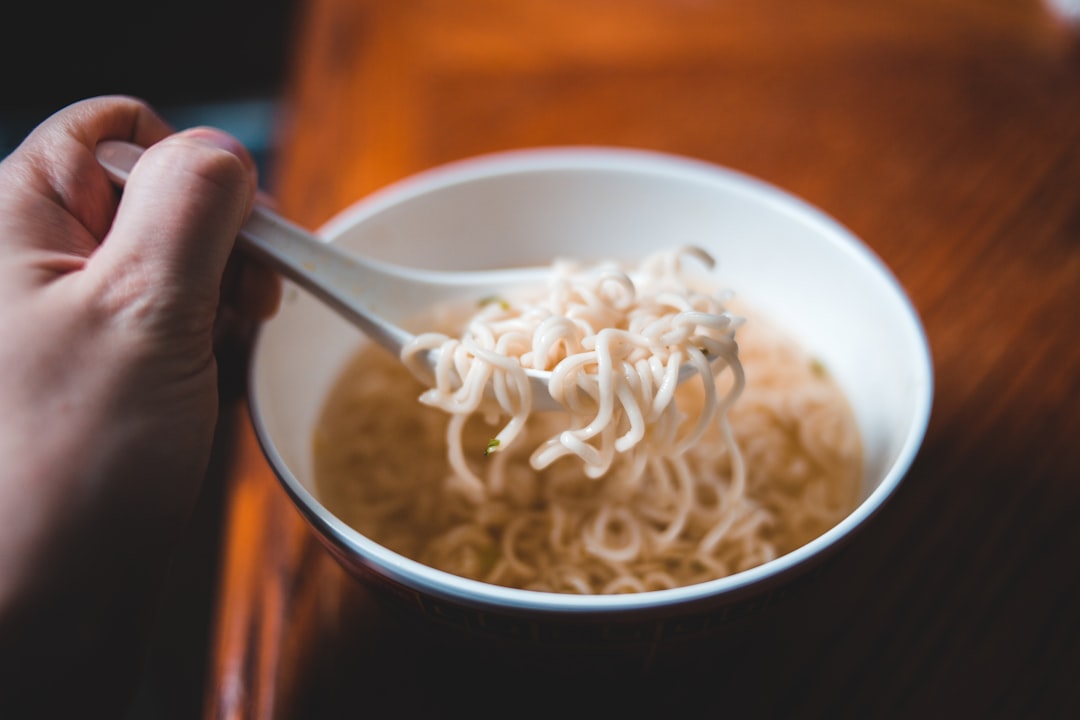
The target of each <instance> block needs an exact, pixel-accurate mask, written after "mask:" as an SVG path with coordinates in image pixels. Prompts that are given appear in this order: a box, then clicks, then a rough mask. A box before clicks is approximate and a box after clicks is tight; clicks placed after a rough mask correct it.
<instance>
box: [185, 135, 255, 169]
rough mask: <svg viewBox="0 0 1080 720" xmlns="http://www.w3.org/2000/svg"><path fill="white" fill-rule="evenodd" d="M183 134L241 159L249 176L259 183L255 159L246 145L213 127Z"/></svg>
mask: <svg viewBox="0 0 1080 720" xmlns="http://www.w3.org/2000/svg"><path fill="white" fill-rule="evenodd" d="M183 134H184V135H186V136H188V137H190V138H192V139H193V140H197V141H198V142H204V143H206V144H208V145H213V146H214V147H217V148H221V149H222V150H225V151H227V152H229V153H231V154H233V155H235V156H236V157H238V158H240V160H241V161H243V163H244V165H245V167H247V170H248V175H250V176H251V179H252V181H253V182H254V183H258V175H259V173H258V169H257V168H256V167H255V159H254V158H252V157H251V153H250V152H249V151H248V149H247V148H246V147H244V144H243V143H242V142H240V141H239V140H237V139H236V138H235V137H233V136H232V135H230V134H229V133H227V132H225V131H223V130H218V129H217V128H212V127H196V128H191V129H190V130H185V131H184V133H183Z"/></svg>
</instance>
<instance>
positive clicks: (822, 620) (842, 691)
mask: <svg viewBox="0 0 1080 720" xmlns="http://www.w3.org/2000/svg"><path fill="white" fill-rule="evenodd" d="M288 110H289V112H288V122H287V124H286V125H284V126H283V127H282V134H281V149H280V153H279V158H278V163H277V169H278V171H277V175H276V178H275V191H276V195H277V196H278V199H279V203H280V205H281V208H282V209H283V210H284V211H285V212H286V213H287V214H288V215H290V216H292V217H294V218H296V219H297V220H299V221H300V222H302V223H305V224H307V225H309V226H311V227H317V226H318V225H320V224H321V223H322V222H324V221H326V220H327V219H329V218H330V217H331V216H332V215H333V214H334V213H336V212H337V211H339V210H340V209H342V208H344V207H345V206H346V205H348V204H349V203H351V202H353V201H354V200H356V199H357V198H359V197H361V196H363V195H366V194H368V193H370V192H372V191H374V190H376V189H378V188H379V187H382V186H384V185H386V184H388V183H390V182H392V181H394V180H397V179H399V178H401V177H404V176H406V175H408V174H410V173H413V172H416V171H419V170H422V169H425V168H428V167H431V166H433V165H436V164H440V163H443V162H447V161H451V160H455V159H459V158H462V157H466V156H470V155H475V154H479V153H484V152H489V151H494V150H502V149H508V148H515V147H523V146H532V145H543V144H605V145H624V146H633V147H644V148H652V149H658V150H664V151H670V152H675V153H681V154H685V155H691V156H695V157H699V158H703V159H706V160H710V161H714V162H717V163H721V164H724V165H728V166H731V167H734V168H736V169H739V170H742V171H745V172H748V173H751V174H753V175H756V176H759V177H761V178H764V179H766V180H768V181H770V182H773V183H775V184H777V185H780V186H782V187H784V188H786V189H788V190H791V191H793V192H795V193H796V194H799V195H801V196H803V197H805V198H806V199H807V200H809V201H811V202H813V203H815V204H817V205H818V206H820V207H822V208H823V209H824V210H826V211H827V212H829V213H830V214H832V215H833V216H834V217H836V218H837V219H839V220H840V221H841V222H842V223H844V224H845V225H847V226H848V227H850V228H851V229H852V230H854V231H855V232H856V233H857V234H858V235H859V236H861V237H862V238H863V239H864V240H865V241H866V242H867V243H868V244H869V245H870V246H871V247H872V248H873V249H874V250H875V251H876V252H877V253H878V254H879V255H880V256H881V257H882V258H883V259H884V260H885V261H886V262H887V263H888V264H889V265H890V266H891V267H892V268H893V270H894V271H895V272H896V274H897V276H898V277H899V279H900V281H901V282H902V283H903V285H904V286H905V288H906V289H907V290H908V292H909V293H910V295H911V297H912V299H913V301H914V303H915V305H916V307H917V309H918V310H919V312H920V313H921V315H922V317H923V320H924V322H925V324H926V327H927V331H928V334H929V337H930V341H931V345H932V349H933V353H934V361H935V372H936V382H937V395H936V400H935V407H934V416H933V419H932V422H931V427H930V431H929V434H928V437H927V439H926V443H925V448H924V451H923V452H922V454H921V455H920V457H919V459H918V460H917V462H916V464H915V467H914V468H913V470H912V473H911V475H910V477H909V478H908V480H907V481H906V483H905V485H904V486H903V488H902V490H901V491H900V493H899V494H898V496H897V497H896V498H895V500H893V501H892V502H891V503H890V504H889V505H888V506H887V508H886V509H885V511H884V512H883V513H882V514H881V516H880V517H879V518H877V519H876V521H875V523H874V524H873V525H872V526H871V527H869V528H868V529H867V530H866V531H865V532H864V533H862V534H861V535H860V536H859V542H858V544H856V545H854V546H852V547H849V548H848V549H846V550H845V551H844V552H843V553H842V554H841V555H840V556H839V557H837V558H835V559H834V560H833V561H832V562H830V564H829V565H828V566H827V567H826V568H825V569H824V570H823V571H822V575H821V576H820V577H819V578H818V579H817V581H816V582H815V583H814V584H813V585H811V586H808V587H807V588H806V589H805V590H804V591H803V592H802V593H801V594H800V595H799V602H798V606H797V607H796V608H789V609H788V610H787V611H786V612H785V613H782V614H777V615H772V616H769V617H768V618H767V620H765V619H762V620H759V621H751V624H750V625H749V626H748V628H747V629H746V631H745V633H744V634H742V635H740V636H739V638H736V639H734V640H732V642H731V643H730V644H728V645H726V646H724V647H722V648H717V649H716V650H715V651H714V652H712V653H705V654H702V655H701V656H700V657H697V658H695V663H694V665H693V667H692V668H691V669H690V670H687V671H686V672H685V673H683V674H682V675H680V676H678V677H674V676H672V675H664V674H662V673H659V672H658V673H655V674H653V675H646V676H645V677H641V678H634V679H630V680H626V681H625V682H623V683H622V684H621V685H620V684H619V683H614V684H612V685H603V684H600V685H598V686H597V687H601V688H605V689H607V690H612V691H613V694H612V695H611V696H603V695H602V693H600V692H598V691H596V690H595V689H593V690H592V691H591V692H585V694H584V695H583V697H584V698H585V699H584V702H585V703H586V704H590V703H591V707H594V708H597V709H603V710H605V711H607V713H608V714H613V713H614V712H616V711H622V712H624V713H625V712H629V711H634V710H636V711H638V712H639V713H644V712H645V711H650V710H652V711H656V712H660V711H661V710H663V711H665V712H664V714H665V715H670V714H672V713H673V712H675V711H676V710H680V709H681V710H682V711H684V712H687V713H689V714H695V713H696V714H701V713H705V712H712V713H713V714H715V713H716V712H719V711H720V710H729V711H730V712H733V713H736V714H738V713H739V712H742V713H744V714H745V713H753V714H755V715H766V716H782V717H793V716H806V715H810V716H827V717H832V716H837V715H839V716H856V717H880V716H890V717H921V716H941V715H945V714H949V715H954V716H955V715H958V716H962V717H979V716H987V715H1000V716H1007V717H1018V716H1019V717H1024V716H1027V717H1032V716H1040V717H1046V716H1052V717H1058V716H1067V715H1069V711H1070V710H1071V711H1072V712H1073V713H1074V714H1075V712H1078V711H1080V691H1078V690H1077V688H1076V687H1075V686H1074V684H1073V682H1074V675H1075V669H1076V668H1077V667H1080V620H1078V619H1077V618H1078V615H1077V613H1076V607H1077V606H1078V605H1080V572H1078V571H1077V564H1076V554H1077V552H1078V551H1080V526H1078V524H1077V521H1076V518H1078V517H1080V452H1078V450H1077V443H1078V440H1077V438H1080V412H1077V410H1076V400H1077V398H1078V397H1080V343H1078V342H1077V340H1076V329H1077V327H1080V28H1078V29H1070V28H1069V27H1068V26H1066V25H1065V24H1063V23H1062V22H1060V21H1059V20H1057V19H1056V18H1054V17H1053V16H1052V15H1050V14H1049V13H1048V12H1047V10H1046V6H1044V5H1043V4H1042V3H1041V2H1039V1H1038V0H999V1H998V2H985V1H983V0H895V1H893V2H888V3H886V2H866V1H865V0H863V1H858V0H807V1H806V2H791V1H790V0H758V1H757V2H734V1H726V0H711V1H710V0H580V1H578V2H573V3H570V2H551V1H550V0H515V1H514V2H504V1H503V0H416V1H415V2H408V3H405V2H377V1H375V0H366V1H363V0H310V1H309V2H308V3H307V4H306V5H305V6H304V12H303V13H302V24H301V26H300V29H299V31H298V35H297V38H296V44H295V54H294V57H293V58H292V76H291V84H290V93H289V97H288ZM245 423H246V420H245ZM245 427H246V425H245ZM242 435H243V438H242V442H241V444H240V447H239V448H238V455H237V459H236V469H235V472H234V474H233V475H232V477H231V479H230V483H231V485H230V498H229V503H228V512H227V517H226V528H225V531H226V532H225V540H226V547H225V548H224V552H225V561H224V568H223V576H222V588H221V595H220V598H219V608H218V614H217V623H218V624H217V627H216V630H215V636H214V637H215V645H214V648H213V650H214V653H213V667H212V677H211V682H210V688H209V690H210V692H209V696H208V698H207V714H208V716H210V717H216V718H291V717H298V718H299V717H320V718H324V717H355V716H365V711H366V716H369V717H385V716H387V714H388V713H389V712H390V710H391V709H396V710H397V711H399V712H400V714H401V716H402V717H414V716H425V717H442V716H446V717H453V716H461V715H460V713H462V712H466V711H477V712H479V711H480V710H482V709H483V708H484V707H485V706H484V701H485V699H486V698H488V697H490V696H491V695H492V694H493V693H494V694H495V695H499V694H500V692H499V690H500V688H495V689H494V690H493V688H492V687H491V685H492V683H493V682H494V681H495V680H496V679H497V680H498V682H499V683H502V684H503V685H504V686H505V687H502V688H501V690H502V694H506V693H510V692H511V691H513V692H518V693H524V694H528V693H530V692H531V693H534V694H535V697H533V698H532V701H530V700H528V699H523V700H522V702H523V705H522V706H520V707H518V708H516V710H528V709H529V708H530V707H533V708H535V707H541V706H542V707H551V706H552V705H551V703H553V702H554V701H557V700H560V699H562V698H563V695H562V693H563V692H564V691H567V688H565V687H551V686H550V681H551V678H550V677H545V676H544V673H543V672H540V673H538V674H536V675H535V676H533V677H530V678H507V677H505V676H504V675H497V674H495V673H496V672H497V669H493V668H491V667H485V666H484V665H483V658H479V657H475V656H465V657H464V658H462V659H461V661H460V662H459V663H455V664H453V665H457V666H446V665H440V664H439V663H438V661H436V660H431V661H426V660H425V659H424V658H425V657H428V655H426V653H436V651H435V650H433V649H432V648H430V647H428V646H427V645H425V643H424V640H423V639H422V638H417V637H414V636H411V635H409V634H407V633H405V632H404V631H402V630H401V629H400V628H398V626H397V625H395V624H394V621H393V620H392V619H390V618H388V617H385V616H384V615H382V614H381V611H380V609H379V608H378V607H377V606H376V605H374V604H373V603H371V602H370V599H369V598H368V597H367V596H366V593H365V591H364V590H363V589H362V588H359V587H358V586H356V585H355V583H353V582H352V581H351V580H349V579H347V578H346V577H345V576H344V574H343V573H342V572H341V571H340V570H339V569H338V567H337V565H336V564H335V563H334V562H333V561H332V560H331V559H329V558H328V556H327V555H326V554H325V552H324V551H323V550H322V549H321V547H320V546H319V545H318V543H317V542H316V541H314V540H313V538H312V537H311V535H310V533H309V532H308V531H307V529H306V527H305V525H304V523H303V522H302V520H301V519H300V517H299V515H298V514H297V513H296V512H295V511H294V510H293V509H292V508H291V506H290V505H289V503H288V500H287V498H286V496H285V494H284V492H283V491H282V490H281V489H280V487H279V486H278V485H277V482H276V480H275V479H274V478H273V476H272V473H271V472H270V470H269V469H268V467H267V466H266V463H265V461H264V460H263V458H262V456H261V453H260V451H259V449H258V447H257V444H256V443H255V441H254V439H253V437H252V435H251V434H250V428H248V429H247V431H246V432H245V433H242ZM755 622H756V624H755ZM430 657H432V658H445V657H446V656H444V655H438V654H430ZM470 663H473V665H472V666H469V664H470ZM461 665H465V666H466V667H461ZM1070 669H1071V671H1070ZM475 673H479V675H477V674H475ZM552 677H554V675H552ZM702 688H708V691H703V690H702ZM614 689H619V693H618V695H615V694H614ZM531 702H532V703H533V704H531ZM535 703H539V705H537V704H535ZM508 712H509V714H510V715H512V714H513V709H508ZM695 716H696V715H695Z"/></svg>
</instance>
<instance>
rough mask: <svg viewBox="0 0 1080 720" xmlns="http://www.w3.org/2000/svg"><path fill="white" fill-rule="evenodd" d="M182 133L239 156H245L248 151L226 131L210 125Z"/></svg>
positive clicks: (247, 154)
mask: <svg viewBox="0 0 1080 720" xmlns="http://www.w3.org/2000/svg"><path fill="white" fill-rule="evenodd" d="M184 134H185V135H187V136H188V137H190V138H193V139H195V140H199V141H201V142H205V143H207V144H208V145H213V146H214V147H218V148H221V149H222V150H226V151H228V152H230V153H232V154H233V155H236V156H237V157H240V158H247V157H248V156H249V153H248V151H247V148H245V147H244V145H243V143H241V142H240V141H239V140H237V139H236V138H234V137H233V136H232V135H230V134H229V133H227V132H224V131H222V130H217V129H216V128H211V127H197V128H191V129H190V130H185V131H184Z"/></svg>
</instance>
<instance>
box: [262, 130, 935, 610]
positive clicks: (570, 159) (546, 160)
mask: <svg viewBox="0 0 1080 720" xmlns="http://www.w3.org/2000/svg"><path fill="white" fill-rule="evenodd" d="M552 171H590V172H594V171H616V172H632V173H640V174H647V175H651V176H675V177H679V178H681V179H688V180H697V181H701V182H706V183H709V184H714V185H716V184H718V185H723V186H724V187H725V189H726V190H727V191H729V192H732V191H733V192H735V193H736V194H739V195H745V196H753V197H754V199H755V201H756V202H758V203H761V204H765V205H767V206H768V207H769V209H770V210H771V211H774V212H779V213H783V214H787V215H795V216H798V219H799V220H800V222H803V223H806V224H809V225H812V226H816V227H817V229H818V231H819V232H820V233H821V234H823V235H824V236H826V237H828V238H829V239H830V241H831V242H834V243H835V244H837V245H838V246H839V247H840V248H841V249H842V250H844V251H845V252H846V253H847V254H848V255H850V256H852V257H853V258H854V259H855V260H856V261H857V262H860V263H862V264H863V265H864V267H865V268H866V269H867V271H868V272H871V273H874V274H876V275H877V276H878V277H879V278H880V279H881V280H882V281H883V282H884V284H885V286H886V287H887V288H888V290H889V291H891V293H892V295H893V296H894V297H893V299H894V300H896V301H898V302H899V304H900V308H901V310H902V311H903V312H902V315H903V317H904V318H905V320H906V323H907V325H908V328H907V329H908V332H909V333H910V334H911V336H912V337H913V338H914V342H915V344H916V347H915V348H913V349H914V351H915V355H916V359H917V364H918V366H917V367H916V368H914V371H915V377H916V380H917V382H916V385H917V387H916V391H917V393H918V395H917V398H916V402H915V407H914V412H913V415H912V421H911V423H910V425H909V427H908V428H907V431H906V435H905V438H904V441H903V443H902V445H901V447H900V449H899V451H898V452H897V455H896V458H895V460H894V462H893V463H892V464H891V465H890V466H889V468H888V471H887V472H886V474H885V476H884V477H883V478H882V480H881V482H880V483H879V484H878V485H877V486H876V487H875V488H874V489H873V490H872V491H871V492H870V493H869V494H868V495H867V496H866V497H865V498H863V500H862V501H861V502H860V503H859V504H858V505H857V506H856V507H855V508H854V509H853V510H852V511H851V512H850V513H848V514H847V515H846V516H845V517H844V518H843V519H842V520H841V521H840V522H838V523H837V524H836V525H834V526H833V527H831V528H829V529H828V530H827V531H825V532H824V533H823V534H822V535H820V536H818V537H816V538H814V539H813V540H811V541H810V542H808V543H806V544H804V545H802V546H800V547H798V548H796V549H795V550H792V551H790V552H788V553H786V554H784V555H781V556H780V557H778V558H775V559H773V560H771V561H769V562H767V563H764V564H762V565H759V566H756V567H753V568H750V569H748V570H744V571H742V572H739V573H736V574H733V575H729V576H727V577H723V578H718V579H715V580H709V581H706V582H702V583H697V584H694V585H687V586H682V587H676V588H671V589H666V590H651V591H647V592H640V593H629V594H617V595H575V594H568V593H553V592H540V591H534V590H521V589H516V588H509V587H505V586H501V585H493V584H490V583H485V582H482V581H479V580H472V579H469V578H465V577H461V576H458V575H454V574H452V573H449V572H446V571H443V570H438V569H435V568H432V567H430V566H427V565H424V564H423V563H420V562H419V561H416V560H412V559H410V558H408V557H405V556H403V555H400V554H398V553H396V552H394V551H392V550H389V549H388V548H385V547H383V546H382V545H379V544H378V543H376V542H375V541H373V540H371V539H370V538H368V537H366V536H364V535H362V534H361V533H360V532H358V531H356V530H354V529H353V528H351V527H350V526H348V525H347V524H345V523H344V522H343V521H342V520H340V519H339V518H337V517H336V516H335V515H334V514H333V513H331V512H330V511H329V510H328V509H327V508H326V507H325V506H324V505H323V504H322V503H321V502H319V500H318V499H317V498H316V497H315V496H314V494H313V493H312V492H310V491H309V490H308V489H307V488H306V487H305V486H304V485H303V484H302V483H301V482H300V481H299V479H298V478H297V477H295V476H294V475H293V473H292V471H291V470H290V469H289V467H288V465H287V463H286V462H285V460H284V458H283V457H282V456H281V455H280V453H279V452H278V451H277V449H276V448H275V446H274V444H273V441H272V438H271V437H270V435H269V431H268V429H267V427H266V426H265V424H264V423H263V422H262V417H263V413H262V412H261V406H260V402H259V396H258V393H257V392H256V387H255V386H256V379H257V377H258V375H259V373H258V367H259V358H260V355H259V352H258V349H259V337H258V336H257V337H256V340H255V344H254V346H253V351H252V354H251V368H250V373H249V388H248V404H249V407H250V417H251V422H252V425H253V428H254V430H255V434H256V438H257V440H258V442H259V444H260V446H261V448H262V450H263V453H264V454H265V456H266V458H267V460H268V461H269V464H270V466H271V469H272V470H273V472H274V474H275V475H276V476H277V477H278V479H279V481H280V482H281V484H282V485H283V486H284V488H285V490H286V491H287V493H288V495H289V496H290V497H291V498H292V500H293V502H294V503H295V504H296V506H297V507H298V508H299V509H300V510H301V512H302V514H303V515H304V517H305V518H306V519H307V521H308V522H309V523H311V524H313V525H314V526H315V527H316V529H317V530H319V534H320V539H321V540H322V541H323V542H324V543H329V542H332V544H333V545H336V546H339V547H332V548H331V549H333V550H337V551H338V552H340V551H341V550H342V549H343V550H344V551H346V552H347V553H348V555H349V557H350V559H358V560H359V561H360V562H361V564H363V565H366V566H368V567H374V568H377V569H378V570H377V572H379V573H380V574H382V575H384V576H385V577H386V578H389V579H390V580H391V581H392V582H394V583H396V584H398V585H403V586H405V587H407V588H409V589H411V590H412V591H414V592H419V593H425V594H428V595H431V596H433V597H436V598H440V599H443V600H447V601H452V602H456V603H461V604H465V605H469V606H474V607H482V608H488V609H502V610H505V611H519V612H527V613H530V614H537V613H540V614H546V615H582V614H588V615H593V614H612V615H616V614H625V613H637V612H645V611H650V610H655V609H659V608H669V609H670V608H671V607H672V606H697V605H702V604H705V603H716V602H720V601H722V600H723V599H729V600H735V599H739V598H742V597H745V596H748V595H752V594H756V593H757V592H758V591H765V590H766V589H767V588H769V587H771V586H773V585H774V584H775V583H776V582H778V581H780V580H781V579H784V578H787V577H789V576H791V575H794V574H796V573H799V572H802V571H807V570H809V569H810V568H811V567H812V566H814V565H816V564H817V562H818V561H820V560H823V559H824V558H825V557H826V556H828V555H830V554H832V553H833V552H834V551H836V550H837V549H839V548H840V547H842V546H843V544H845V542H846V541H847V540H848V539H849V538H850V537H851V536H852V535H853V534H854V533H855V531H857V530H858V529H860V528H862V527H863V526H865V525H866V523H867V522H868V521H869V520H870V519H871V518H872V517H873V516H875V515H876V514H877V513H878V512H879V511H880V510H881V509H882V507H883V506H884V505H885V503H886V501H888V500H889V499H890V498H891V497H892V496H893V495H895V492H896V490H897V488H898V487H899V485H900V483H901V481H902V480H903V478H904V477H905V476H906V475H907V473H908V471H909V470H910V468H911V465H912V463H913V462H914V460H915V457H916V456H917V455H918V452H919V450H920V448H921V446H922V443H923V440H924V438H925V435H926V431H927V427H928V425H929V421H930V415H931V409H932V405H933V396H934V373H933V362H932V358H931V351H930V345H929V342H928V339H927V335H926V332H925V329H924V327H923V324H922V321H921V319H920V317H919V315H918V312H917V311H916V309H915V307H914V305H913V304H912V302H911V299H910V298H909V297H908V295H907V293H906V291H905V290H904V288H903V286H902V285H901V283H900V282H899V280H898V279H897V278H896V276H895V275H894V274H893V272H892V270H891V269H890V268H889V267H887V266H886V265H885V263H884V262H883V261H882V260H881V259H880V258H879V257H878V256H877V255H876V254H875V253H874V251H873V250H872V249H871V248H870V247H869V246H868V245H867V244H866V243H865V242H863V241H862V240H861V239H860V238H858V237H857V236H856V235H854V233H852V232H851V231H850V230H848V229H847V228H846V227H845V226H843V225H842V224H841V223H839V222H838V221H837V220H835V219H834V218H833V217H831V216H830V215H828V214H827V213H825V212H824V211H823V210H821V209H820V208H818V207H817V206H815V205H812V204H810V203H809V202H807V201H806V200H803V199H802V198H800V197H798V196H796V195H794V194H792V193H790V192H789V191H786V190H784V189H782V188H780V187H778V186H776V185H774V184H772V183H770V182H768V181H765V180H762V179H760V178H758V177H755V176H752V175H749V174H746V173H744V172H741V171H739V170H735V169H732V168H729V167H726V166H723V165H719V164H716V163H713V162H710V161H705V160H700V159H696V158H691V157H686V156H681V155H675V154H671V153H667V152H660V151H655V150H643V149H637V148H627V147H616V146H602V145H577V146H574V145H558V146H538V147H530V148H522V149H515V150H506V151H499V152H492V153H485V154H481V155H476V156H472V157H468V158H464V159H461V160H456V161H452V162H449V163H445V164H442V165H438V166H434V167H432V168H429V169H426V170H422V171H420V172H418V173H415V174H413V175H410V176H407V177H404V178H401V179H399V180H396V181H394V182H392V183H390V184H388V185H386V186H384V187H382V188H380V189H378V190H376V191H374V192H372V193H371V194H369V195H367V196H365V197H362V198H360V199H359V200H357V201H356V202H354V203H353V204H351V205H349V206H347V207H345V208H344V209H343V210H341V211H340V212H339V213H337V214H336V215H334V217H332V218H331V219H330V220H328V221H327V222H326V223H324V224H323V225H322V226H321V227H320V228H319V229H318V230H317V231H316V234H317V235H318V236H319V237H321V238H323V239H324V240H325V241H327V242H334V241H336V240H337V239H339V238H340V236H341V235H342V234H343V233H344V232H345V231H346V230H347V229H349V228H351V227H353V226H354V225H356V224H357V223H359V222H362V221H364V220H366V219H367V218H370V217H372V216H375V215H377V214H379V213H381V212H383V211H385V210H387V209H389V208H392V207H395V206H397V205H401V204H403V203H406V202H409V201H411V200H413V199H415V198H417V197H420V196H423V195H426V194H429V193H432V192H435V191H439V190H441V189H445V188H447V187H451V186H455V185H461V184H466V183H470V182H475V181H479V180H489V179H493V178H499V177H506V176H509V175H518V174H533V173H547V172H552Z"/></svg>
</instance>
